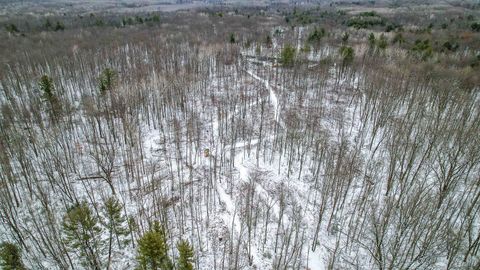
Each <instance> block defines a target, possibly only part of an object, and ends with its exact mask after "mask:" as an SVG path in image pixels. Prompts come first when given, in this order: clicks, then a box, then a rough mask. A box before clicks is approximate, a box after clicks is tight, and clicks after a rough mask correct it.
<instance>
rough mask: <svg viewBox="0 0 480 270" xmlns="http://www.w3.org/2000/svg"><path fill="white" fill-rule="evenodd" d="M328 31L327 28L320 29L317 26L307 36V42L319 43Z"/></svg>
mask: <svg viewBox="0 0 480 270" xmlns="http://www.w3.org/2000/svg"><path fill="white" fill-rule="evenodd" d="M325 34H326V32H325V29H323V28H320V30H319V29H318V28H317V27H315V29H314V30H313V32H312V33H310V35H309V36H308V38H307V42H308V43H311V44H318V43H320V41H321V40H322V38H323V37H324V36H325Z"/></svg>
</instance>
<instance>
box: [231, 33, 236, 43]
mask: <svg viewBox="0 0 480 270" xmlns="http://www.w3.org/2000/svg"><path fill="white" fill-rule="evenodd" d="M235 42H236V40H235V34H233V33H231V34H230V43H232V44H234V43H235Z"/></svg>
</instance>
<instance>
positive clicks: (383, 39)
mask: <svg viewBox="0 0 480 270" xmlns="http://www.w3.org/2000/svg"><path fill="white" fill-rule="evenodd" d="M387 45H388V41H387V38H386V37H385V35H384V34H382V35H380V39H379V40H378V48H379V49H381V50H385V49H386V48H387Z"/></svg>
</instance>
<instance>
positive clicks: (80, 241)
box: [63, 202, 101, 270]
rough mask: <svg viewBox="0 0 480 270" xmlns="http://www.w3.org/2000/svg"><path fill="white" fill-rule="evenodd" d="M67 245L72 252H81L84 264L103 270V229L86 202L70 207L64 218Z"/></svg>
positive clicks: (96, 269)
mask: <svg viewBox="0 0 480 270" xmlns="http://www.w3.org/2000/svg"><path fill="white" fill-rule="evenodd" d="M63 232H64V234H65V238H64V240H65V243H66V244H67V246H68V247H70V248H71V249H72V250H78V251H80V256H81V257H82V259H83V264H84V265H85V266H88V267H90V268H92V269H95V270H99V269H101V263H100V260H99V258H98V257H99V253H100V242H99V239H100V234H101V228H100V227H99V226H98V219H97V218H96V217H95V216H94V215H93V213H92V211H91V210H90V207H88V205H87V203H86V202H82V203H79V204H76V205H74V206H73V207H70V208H69V209H68V210H67V213H66V214H65V216H64V218H63Z"/></svg>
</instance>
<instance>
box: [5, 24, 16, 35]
mask: <svg viewBox="0 0 480 270" xmlns="http://www.w3.org/2000/svg"><path fill="white" fill-rule="evenodd" d="M5 30H7V32H9V33H12V34H13V33H18V32H19V31H18V28H17V26H16V25H15V24H13V23H11V24H7V25H6V26H5Z"/></svg>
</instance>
